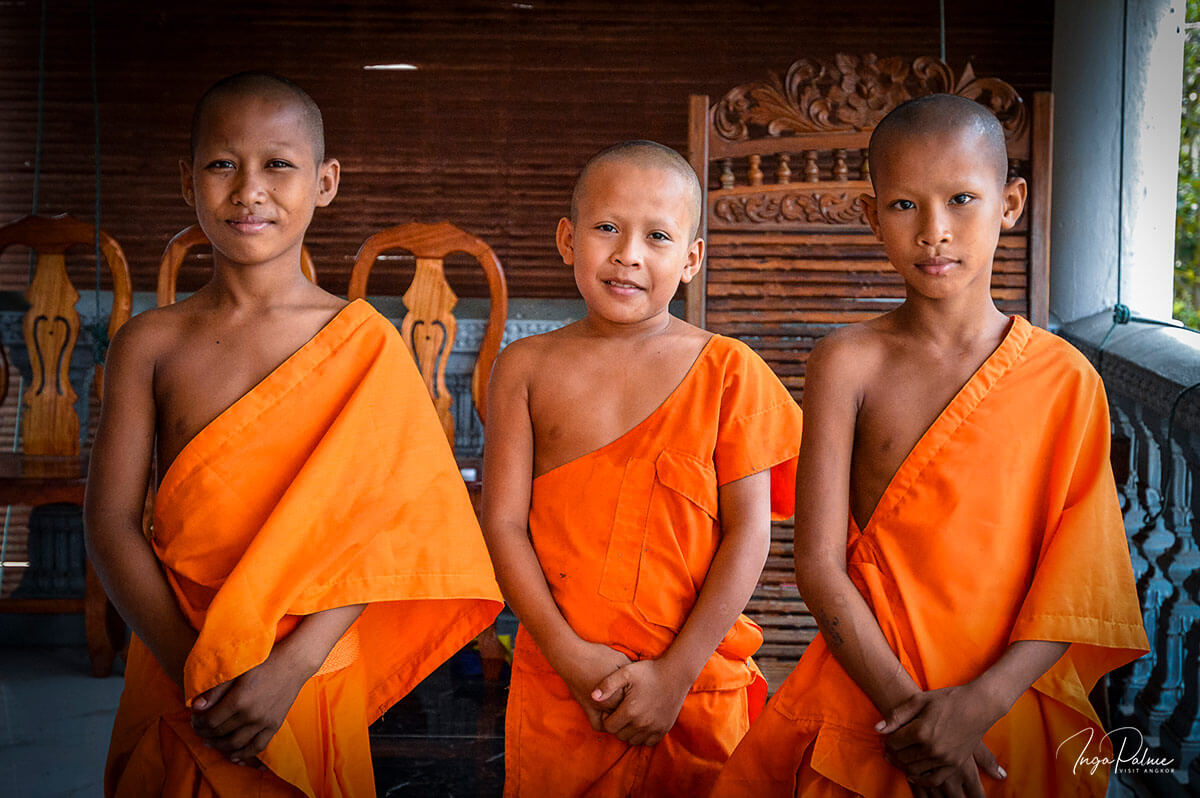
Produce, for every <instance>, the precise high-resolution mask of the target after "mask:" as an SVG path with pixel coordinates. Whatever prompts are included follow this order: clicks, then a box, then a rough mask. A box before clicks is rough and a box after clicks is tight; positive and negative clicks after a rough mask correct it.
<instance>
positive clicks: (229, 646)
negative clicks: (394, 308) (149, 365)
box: [105, 301, 503, 798]
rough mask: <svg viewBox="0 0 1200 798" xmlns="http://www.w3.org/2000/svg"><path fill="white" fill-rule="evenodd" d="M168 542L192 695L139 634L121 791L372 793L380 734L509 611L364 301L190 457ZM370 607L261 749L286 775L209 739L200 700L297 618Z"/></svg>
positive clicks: (160, 509)
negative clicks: (187, 630) (193, 717)
mask: <svg viewBox="0 0 1200 798" xmlns="http://www.w3.org/2000/svg"><path fill="white" fill-rule="evenodd" d="M152 543H153V546H154V551H155V553H156V554H157V555H158V557H159V559H160V560H161V562H162V565H163V569H164V571H165V573H166V576H167V581H168V582H169V583H170V586H171V588H172V590H173V591H174V593H175V596H176V598H177V599H178V601H179V605H180V607H181V608H182V609H183V612H184V614H185V615H186V616H187V618H188V620H189V621H190V622H191V624H192V625H193V626H194V627H195V628H196V629H197V630H198V632H199V637H198V638H197V640H196V644H195V647H194V648H193V649H192V652H191V654H190V656H189V657H188V660H187V663H186V666H185V670H184V680H185V691H184V692H185V695H181V694H180V691H179V689H178V687H176V685H175V684H174V682H172V681H171V679H170V678H169V677H168V676H167V675H166V673H165V672H164V671H163V669H162V668H161V667H160V666H159V664H158V661H157V660H156V659H155V658H154V656H153V655H152V654H150V652H149V650H148V649H147V648H146V647H145V646H144V645H143V644H142V643H141V641H139V640H137V639H136V638H135V639H134V640H133V642H132V644H131V646H130V653H129V661H128V665H127V667H126V672H125V691H124V693H123V694H122V696H121V705H120V708H119V710H118V712H117V719H116V724H115V727H114V729H113V736H112V742H111V745H110V748H109V753H108V768H107V773H106V777H105V792H106V793H107V794H109V795H114V794H115V795H119V796H150V795H154V796H158V795H170V796H192V795H204V796H222V797H224V796H229V797H230V798H241V796H245V795H258V794H261V795H292V796H297V795H308V796H311V797H314V798H315V797H316V796H371V795H374V794H375V785H374V777H373V775H372V770H371V754H370V744H369V741H368V738H367V725H368V724H369V723H371V722H372V721H373V720H375V719H376V718H378V717H379V716H380V715H381V714H382V713H383V712H384V711H385V710H386V709H387V708H388V707H389V706H391V705H392V704H393V703H395V702H396V701H397V700H398V699H399V698H400V697H401V696H403V695H404V694H405V693H407V692H408V691H409V690H410V689H411V688H412V687H413V686H414V685H415V684H417V682H419V681H420V680H421V679H422V678H424V677H425V675H426V674H428V673H429V672H430V671H431V670H433V669H434V668H435V667H436V666H437V665H438V664H439V663H441V662H442V661H444V660H445V659H446V658H447V657H449V656H450V655H451V654H453V653H454V652H455V651H457V650H458V649H459V648H460V647H461V646H462V645H464V644H465V643H466V642H467V641H469V640H471V639H472V637H474V636H475V634H476V633H478V632H479V631H480V630H481V629H483V628H484V627H486V626H487V625H488V623H489V622H490V621H491V620H492V619H493V618H494V617H495V616H496V614H497V613H498V612H499V611H500V609H501V607H502V606H503V605H502V603H501V600H500V593H499V589H498V588H497V586H496V584H495V581H494V577H493V572H492V567H491V563H490V561H489V559H488V556H487V552H486V549H485V547H484V544H483V537H482V535H481V534H480V531H479V526H478V524H477V523H476V520H475V515H474V513H473V511H472V509H471V504H470V501H469V499H468V496H467V492H466V488H465V487H464V485H463V482H462V479H461V477H460V476H459V473H458V469H457V467H456V465H455V462H454V457H453V455H452V454H451V452H450V449H449V447H448V446H447V444H446V437H445V434H444V433H443V432H442V427H441V424H440V423H439V422H438V419H437V415H436V413H435V412H434V409H433V406H432V404H431V403H430V401H429V395H428V393H427V391H426V389H425V386H424V384H423V383H422V382H421V378H420V375H419V374H418V373H417V370H416V366H415V365H414V363H413V360H412V357H411V356H410V355H409V354H408V352H407V351H406V350H405V345H404V342H403V341H402V340H401V339H400V336H399V335H398V333H397V332H396V330H395V328H394V327H393V326H392V325H391V324H390V323H389V322H388V321H387V320H386V319H384V318H383V317H382V316H380V315H379V314H378V313H376V312H375V311H374V310H373V309H372V308H371V306H370V305H368V304H367V303H366V302H363V301H358V302H353V303H351V304H350V305H348V306H347V307H346V308H344V309H343V310H342V311H341V312H340V313H339V314H338V315H337V316H336V317H334V318H333V320H331V321H330V322H329V323H328V324H327V325H326V326H325V327H324V328H323V329H322V330H321V331H320V332H318V333H317V334H316V336H314V337H313V338H312V340H310V341H309V342H308V343H307V344H305V345H304V346H303V347H302V348H301V349H300V350H299V351H297V352H296V353H295V354H293V355H292V356H291V357H290V358H289V359H288V360H287V361H285V362H284V363H283V364H282V365H281V366H280V367H279V368H277V369H276V370H275V371H273V372H272V373H271V374H270V375H268V376H267V377H266V378H265V379H264V380H263V381H262V382H261V383H259V384H258V385H257V386H256V387H255V388H254V389H253V390H251V391H250V392H249V393H247V394H246V395H244V396H242V397H241V398H240V399H238V401H237V402H235V403H234V404H233V406H231V407H230V408H229V409H228V410H226V411H225V412H224V413H222V414H221V415H220V416H219V417H218V418H216V419H215V420H214V421H213V422H212V423H210V424H209V425H208V426H207V427H205V428H204V429H203V430H202V431H201V432H199V433H198V434H197V435H196V437H195V438H193V439H192V440H191V442H189V443H188V445H187V446H186V447H185V448H184V450H183V451H182V452H180V454H179V456H178V458H176V460H175V462H174V463H172V464H171V466H170V468H169V469H168V471H167V473H166V474H165V475H164V477H163V480H162V485H161V486H160V488H159V492H158V496H157V501H156V506H155V514H154V538H153V541H152ZM360 603H368V606H367V608H366V609H365V610H364V611H363V613H362V615H361V616H359V618H358V620H357V621H355V623H354V625H353V626H351V627H350V629H349V630H348V631H347V633H346V634H345V635H344V636H343V637H342V639H341V640H340V641H339V642H338V644H337V645H336V646H335V647H334V649H333V651H332V652H331V653H330V655H329V657H328V658H327V659H326V661H325V664H324V666H323V667H322V668H321V670H320V671H319V672H318V673H317V674H316V675H315V676H313V678H312V679H310V680H309V681H308V683H307V684H306V685H305V686H304V688H303V689H302V690H301V691H300V694H299V696H298V697H297V699H296V702H295V704H293V706H292V708H291V711H290V712H289V713H288V715H287V719H286V720H285V722H284V724H283V726H282V727H281V728H280V729H279V731H278V732H277V733H276V734H275V736H274V738H273V739H272V740H271V742H270V743H269V744H268V745H267V748H266V750H265V751H263V753H262V754H261V756H260V759H261V760H262V762H263V763H264V764H265V765H266V766H267V768H268V769H269V772H261V773H260V772H258V771H255V770H254V769H252V768H249V767H242V766H238V765H234V764H232V763H230V762H229V761H228V760H226V759H225V757H224V756H223V755H222V754H220V753H218V752H216V751H214V750H212V749H210V748H206V747H205V745H204V743H203V742H202V740H201V739H200V738H199V737H198V736H196V735H195V734H194V733H193V732H192V730H191V727H190V725H189V717H190V711H189V710H188V709H187V708H186V707H185V703H186V704H190V703H191V701H192V700H193V699H194V698H195V697H196V696H197V695H198V694H199V693H201V692H203V691H205V690H207V689H209V688H211V687H214V686H216V685H218V684H220V683H222V682H225V681H228V680H230V679H233V678H235V677H237V676H238V675H239V674H242V673H245V672H246V671H247V670H249V669H251V668H253V667H255V666H256V665H258V664H260V663H262V662H263V661H264V660H265V659H266V658H267V655H268V654H269V653H270V652H271V649H272V646H273V645H274V644H275V642H276V641H277V640H278V639H280V638H282V637H284V636H286V635H287V634H288V633H289V632H290V631H291V630H292V629H293V628H295V626H296V624H297V623H298V621H299V618H300V616H303V615H307V614H311V613H315V612H320V611H321V610H326V609H331V608H334V607H341V606H346V605H350V604H360ZM260 791H261V792H260Z"/></svg>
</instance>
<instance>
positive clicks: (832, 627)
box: [821, 611, 846, 646]
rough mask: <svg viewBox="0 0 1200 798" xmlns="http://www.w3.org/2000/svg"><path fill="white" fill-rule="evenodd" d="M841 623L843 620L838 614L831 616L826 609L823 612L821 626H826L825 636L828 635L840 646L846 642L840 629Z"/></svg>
mask: <svg viewBox="0 0 1200 798" xmlns="http://www.w3.org/2000/svg"><path fill="white" fill-rule="evenodd" d="M840 623H841V620H840V619H839V618H838V617H837V616H836V615H835V616H833V617H832V618H830V617H829V615H828V613H826V612H824V611H822V612H821V626H822V627H824V629H823V631H824V632H825V636H826V637H828V638H829V639H830V640H831V641H832V642H833V643H834V644H835V645H839V646H840V645H842V643H844V642H846V641H845V640H843V639H842V634H841V632H839V631H838V624H840Z"/></svg>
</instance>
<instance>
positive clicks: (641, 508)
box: [504, 336, 800, 798]
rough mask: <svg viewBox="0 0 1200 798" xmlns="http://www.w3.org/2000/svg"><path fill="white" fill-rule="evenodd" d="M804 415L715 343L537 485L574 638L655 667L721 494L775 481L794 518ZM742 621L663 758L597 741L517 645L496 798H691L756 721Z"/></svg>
mask: <svg viewBox="0 0 1200 798" xmlns="http://www.w3.org/2000/svg"><path fill="white" fill-rule="evenodd" d="M799 448H800V409H799V408H798V407H797V406H796V404H795V402H794V401H792V398H791V397H790V396H789V395H788V393H787V391H786V389H785V388H784V387H783V385H782V384H781V383H780V382H779V379H778V378H777V377H776V376H775V375H774V374H773V373H772V372H771V370H770V369H769V368H768V367H767V365H766V364H765V363H764V362H763V361H762V360H761V359H760V358H759V357H758V356H757V355H756V354H754V353H753V352H752V351H751V350H750V349H749V348H748V347H747V346H746V345H745V344H742V343H740V342H738V341H736V340H734V339H731V338H723V337H720V336H714V337H713V338H712V339H710V341H709V342H708V343H707V344H705V348H704V350H703V351H702V352H701V353H700V355H699V357H698V358H697V360H696V362H695V364H694V365H693V366H692V368H691V370H690V371H689V372H688V374H687V376H686V377H684V379H683V381H682V382H681V383H680V385H679V386H678V387H677V388H676V389H675V391H674V392H673V393H672V394H671V395H670V396H669V397H668V398H667V399H666V401H664V402H663V403H662V405H660V406H659V407H658V409H656V410H655V411H654V412H653V413H652V414H651V415H650V416H649V417H648V418H646V419H645V420H643V421H642V422H641V423H640V424H638V425H637V426H636V427H634V428H633V429H631V430H630V431H629V432H627V433H625V434H624V435H622V436H621V437H620V438H618V439H616V440H614V441H612V442H611V443H609V444H607V445H605V446H602V447H600V448H599V449H597V450H596V451H593V452H591V453H589V454H587V455H584V456H582V457H580V458H578V459H576V460H572V461H571V462H569V463H566V464H565V465H562V466H560V467H558V468H556V469H554V470H552V471H549V472H547V473H545V474H542V475H541V476H539V477H538V478H537V479H535V480H534V481H533V494H532V503H531V509H530V515H529V531H530V535H531V538H532V541H533V546H534V549H535V551H536V552H537V556H538V560H539V561H540V562H541V565H542V570H543V573H544V574H545V576H546V582H547V584H548V585H549V586H550V591H551V593H552V595H553V596H554V600H555V602H556V603H557V604H558V607H559V609H560V610H561V611H562V613H563V616H564V617H565V618H566V620H567V622H568V623H569V624H570V625H571V628H572V629H574V630H575V632H577V633H578V634H579V635H580V637H582V638H584V639H585V640H589V641H592V642H596V643H602V644H604V645H607V646H611V647H612V648H614V649H617V650H618V651H620V652H622V653H623V654H625V655H627V656H628V657H630V658H631V659H633V660H638V659H644V658H654V657H658V656H660V655H661V654H662V653H663V652H664V651H665V650H666V648H667V647H668V646H669V645H670V644H671V642H672V641H673V640H674V639H675V635H676V633H678V631H679V630H680V628H681V627H682V626H683V624H684V622H685V621H686V620H687V618H688V614H689V613H690V612H691V609H692V605H693V604H694V603H695V602H696V598H697V596H698V595H699V593H700V589H701V588H702V587H703V585H704V578H705V575H706V574H707V572H708V567H709V564H710V563H711V562H712V558H713V556H714V554H715V553H716V551H717V547H718V545H719V544H720V542H721V526H720V522H719V521H718V508H717V487H718V486H719V485H724V484H726V483H729V482H733V481H734V480H737V479H741V478H742V477H745V476H749V475H751V474H755V473H758V472H760V471H766V470H768V469H771V472H772V499H773V501H772V507H773V509H774V510H775V511H776V514H777V515H782V516H783V517H787V516H788V515H791V512H792V505H793V501H794V500H793V498H792V496H791V492H792V490H791V486H792V482H793V481H794V479H795V464H796V461H795V458H796V454H797V452H798V451H799ZM761 643H762V630H761V629H759V627H758V626H757V625H755V624H754V623H753V622H751V621H750V620H749V619H748V618H746V617H745V616H739V617H738V619H737V622H736V623H735V624H734V625H733V628H732V629H730V630H729V633H728V634H727V635H726V636H725V638H724V639H723V640H722V642H721V644H720V645H719V646H718V647H717V650H716V651H715V652H714V653H713V655H712V657H711V658H710V659H709V660H708V662H707V664H706V665H705V666H704V669H703V670H702V671H701V673H700V676H699V678H698V679H697V680H696V682H695V684H694V685H693V686H692V689H691V692H690V693H689V694H688V696H687V698H686V699H685V701H684V704H683V709H682V710H681V711H680V713H679V719H678V720H677V721H676V723H675V726H674V727H673V728H672V729H671V731H670V732H669V733H668V734H667V736H666V737H665V739H663V741H662V742H660V743H659V744H658V745H657V746H653V747H640V746H628V745H626V744H625V743H623V742H621V741H620V740H618V739H617V738H616V737H615V736H613V735H611V734H607V733H604V732H596V731H593V730H592V727H591V725H590V724H589V723H588V721H587V718H586V716H585V715H584V713H583V710H582V709H581V708H580V706H579V705H578V704H577V703H576V702H575V700H574V699H573V698H572V697H571V695H570V693H569V691H568V689H567V685H566V683H565V682H564V681H563V680H562V679H561V678H560V677H559V676H558V674H557V673H555V672H554V670H553V669H552V668H551V667H550V664H549V663H548V662H547V661H546V659H545V657H544V656H543V655H542V653H541V652H540V651H539V650H538V648H537V646H536V645H535V644H534V642H533V639H532V638H531V637H529V635H528V634H527V633H526V632H525V631H524V629H522V630H521V631H520V633H519V634H518V635H517V645H516V653H515V657H514V661H513V675H512V684H511V687H510V692H509V701H508V714H507V717H506V725H505V779H506V781H505V790H504V791H505V795H509V796H513V795H523V796H530V797H531V798H542V796H570V795H594V796H610V795H638V796H655V795H669V796H675V795H701V794H703V793H704V792H705V791H706V790H707V789H708V787H709V786H710V785H711V783H712V780H713V779H714V778H715V777H716V774H717V771H718V770H719V769H720V766H721V764H722V763H723V762H724V761H725V759H726V758H727V757H728V756H729V753H730V752H731V751H732V750H733V748H734V746H735V745H737V742H738V740H739V739H740V738H741V736H742V735H743V734H745V732H746V729H747V728H748V725H749V722H750V719H751V717H752V716H753V715H755V714H757V712H758V711H760V710H761V708H762V704H763V700H764V699H765V697H766V683H765V682H764V681H763V680H762V676H761V674H760V673H759V671H758V667H757V666H756V665H755V664H754V661H753V660H752V659H751V658H750V655H751V654H753V653H754V652H755V651H757V650H758V647H759V645H760V644H761Z"/></svg>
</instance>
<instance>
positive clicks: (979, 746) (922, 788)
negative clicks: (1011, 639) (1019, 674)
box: [875, 685, 1007, 798]
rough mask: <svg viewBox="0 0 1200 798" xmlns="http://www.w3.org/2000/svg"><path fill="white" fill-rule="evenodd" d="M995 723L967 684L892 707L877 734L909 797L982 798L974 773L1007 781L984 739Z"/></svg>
mask: <svg viewBox="0 0 1200 798" xmlns="http://www.w3.org/2000/svg"><path fill="white" fill-rule="evenodd" d="M997 719H998V718H996V717H993V716H992V713H990V712H989V710H988V709H987V708H986V702H984V701H982V700H981V698H980V697H979V696H976V695H975V693H974V691H973V690H972V688H971V686H970V685H963V686H958V687H947V688H943V689H941V690H927V691H925V692H921V693H917V694H916V695H914V696H912V697H911V698H909V699H908V700H907V701H904V702H903V703H901V704H899V705H897V706H896V707H894V708H893V709H892V710H891V711H890V712H888V713H887V714H886V715H885V716H884V720H883V722H881V723H880V724H879V725H878V726H876V727H875V728H876V731H878V732H880V733H881V734H883V735H885V737H886V739H885V747H886V755H887V757H888V761H890V762H891V763H892V764H893V765H895V766H896V767H897V768H899V769H900V770H903V771H904V773H905V775H906V776H907V777H908V780H909V782H910V783H911V784H912V785H913V795H914V796H916V797H917V798H923V797H924V796H955V797H957V796H970V798H976V797H978V798H983V796H984V791H983V783H982V781H981V780H980V776H979V771H980V770H983V771H984V772H985V773H987V774H988V775H989V776H990V777H992V778H994V779H1003V778H1005V777H1006V775H1007V774H1005V772H1004V769H1003V768H1001V767H1000V765H999V764H998V763H997V762H996V758H995V757H994V756H992V753H991V751H989V750H988V748H987V746H986V745H984V744H983V735H984V733H985V732H987V730H988V729H990V728H991V727H992V725H993V724H994V723H995V722H996V720H997Z"/></svg>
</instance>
